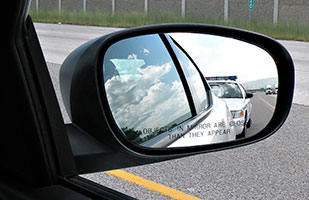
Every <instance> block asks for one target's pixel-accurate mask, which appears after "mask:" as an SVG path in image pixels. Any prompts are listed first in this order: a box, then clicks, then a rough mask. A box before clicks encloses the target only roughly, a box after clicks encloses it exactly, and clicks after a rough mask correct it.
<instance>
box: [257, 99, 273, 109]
mask: <svg viewBox="0 0 309 200" xmlns="http://www.w3.org/2000/svg"><path fill="white" fill-rule="evenodd" d="M259 98H260V99H261V100H262V101H263V102H264V103H266V104H267V105H268V106H269V107H271V108H272V109H273V110H275V107H274V106H273V105H271V104H270V103H268V102H267V101H266V100H265V99H263V98H262V97H260V96H259Z"/></svg>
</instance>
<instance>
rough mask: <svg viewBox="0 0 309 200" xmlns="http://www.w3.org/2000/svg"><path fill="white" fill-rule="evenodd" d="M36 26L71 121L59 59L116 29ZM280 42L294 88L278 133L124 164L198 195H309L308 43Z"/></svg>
mask: <svg viewBox="0 0 309 200" xmlns="http://www.w3.org/2000/svg"><path fill="white" fill-rule="evenodd" d="M35 27H36V29H37V31H38V35H39V39H40V41H41V44H42V48H43V51H44V54H45V58H46V60H47V62H48V67H49V71H50V73H51V77H52V79H53V84H54V86H55V90H56V93H57V96H58V99H59V102H60V105H61V109H62V112H63V115H64V119H65V121H66V122H69V121H70V120H69V119H68V117H67V115H66V112H65V109H64V107H63V104H62V101H61V98H60V93H59V82H58V72H59V67H60V64H61V63H62V61H63V59H64V58H65V57H66V56H67V54H68V53H69V52H71V51H72V50H73V49H74V48H75V47H77V46H78V45H80V44H82V43H84V42H85V41H87V40H89V39H92V38H94V37H97V36H100V35H102V34H106V33H108V32H111V31H115V30H118V29H113V28H99V27H88V26H69V25H51V24H35ZM280 42H281V43H282V44H283V45H284V46H285V47H286V48H287V49H288V50H289V51H290V52H291V54H292V57H293V59H294V62H295V68H296V90H295V98H294V101H293V102H294V104H293V106H292V110H291V113H290V115H289V118H288V119H287V121H286V123H285V124H284V125H283V126H282V128H281V129H280V130H279V131H278V132H277V133H276V134H274V135H273V136H271V137H270V138H268V139H266V140H263V141H261V142H259V143H256V144H253V145H249V146H245V147H241V148H236V149H230V150H226V151H220V152H214V153H208V154H201V155H195V156H190V157H186V158H181V159H177V160H172V161H165V162H161V163H155V164H151V165H144V166H139V167H132V168H126V169H123V170H124V171H126V172H129V173H131V174H134V175H137V176H139V177H142V178H144V179H147V180H151V181H153V182H155V183H159V184H162V185H164V186H167V187H169V188H174V189H176V190H178V191H182V192H184V193H186V194H189V195H192V196H195V197H198V198H200V199H229V200H230V199H263V200H264V199H289V200H290V199H309V167H308V166H309V156H308V154H309V145H308V144H309V134H308V130H309V123H308V121H309V101H308V99H309V98H308V94H309V91H308V90H309V89H308V86H309V79H308V77H309V56H308V55H309V43H305V42H293V41H280ZM287 81H288V80H287ZM306 86H307V87H306ZM269 97H270V96H269ZM264 100H266V101H268V102H269V103H271V101H270V99H264ZM260 103H262V102H260ZM264 103H265V102H264ZM272 105H274V104H272ZM264 108H265V109H267V106H266V105H265V106H264ZM262 112H263V111H261V112H260V113H262ZM83 176H84V177H86V178H88V179H90V180H93V181H95V182H98V183H100V184H103V185H105V186H107V187H110V188H112V189H115V190H118V191H120V192H123V193H126V194H128V195H130V196H132V197H136V198H138V199H171V198H170V197H167V196H165V195H163V194H160V193H158V192H154V191H152V190H149V189H145V188H144V187H141V186H139V185H137V184H133V183H130V182H128V181H126V180H123V179H120V178H117V177H115V176H114V175H111V174H108V173H104V172H101V173H94V174H87V175H83Z"/></svg>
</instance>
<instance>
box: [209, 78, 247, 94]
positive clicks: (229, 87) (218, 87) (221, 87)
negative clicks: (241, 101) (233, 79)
mask: <svg viewBox="0 0 309 200" xmlns="http://www.w3.org/2000/svg"><path fill="white" fill-rule="evenodd" d="M209 85H210V87H211V90H212V92H213V93H214V94H215V95H216V96H217V97H219V98H243V95H242V92H241V90H240V88H239V86H238V85H237V84H236V83H230V82H222V83H221V82H216V83H214V82H210V83H209Z"/></svg>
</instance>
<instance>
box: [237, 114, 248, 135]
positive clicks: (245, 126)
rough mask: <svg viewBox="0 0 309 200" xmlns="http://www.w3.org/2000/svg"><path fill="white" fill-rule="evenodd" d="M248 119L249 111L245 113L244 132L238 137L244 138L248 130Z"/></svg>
mask: <svg viewBox="0 0 309 200" xmlns="http://www.w3.org/2000/svg"><path fill="white" fill-rule="evenodd" d="M246 121H247V113H246V115H245V121H244V129H243V130H242V132H241V133H240V134H239V135H237V138H244V137H245V136H246V131H247V123H246Z"/></svg>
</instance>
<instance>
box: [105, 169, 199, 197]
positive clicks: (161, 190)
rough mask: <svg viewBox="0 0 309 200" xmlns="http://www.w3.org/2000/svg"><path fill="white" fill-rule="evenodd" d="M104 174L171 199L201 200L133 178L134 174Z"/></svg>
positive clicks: (118, 172)
mask: <svg viewBox="0 0 309 200" xmlns="http://www.w3.org/2000/svg"><path fill="white" fill-rule="evenodd" d="M105 173H107V174H110V175H113V176H116V177H118V178H121V179H123V180H126V181H128V182H131V183H135V184H136V185H139V186H142V187H144V188H146V189H148V190H152V191H155V192H158V193H160V194H162V195H165V196H168V197H170V198H173V199H183V200H201V199H199V198H197V197H194V196H191V195H188V194H186V193H183V192H180V191H178V190H175V189H173V188H170V187H167V186H164V185H161V184H159V183H155V182H153V181H150V180H147V179H144V178H141V177H139V176H135V175H134V174H131V173H128V172H125V171H123V170H118V169H117V170H110V171H105Z"/></svg>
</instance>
